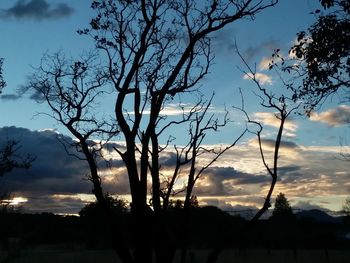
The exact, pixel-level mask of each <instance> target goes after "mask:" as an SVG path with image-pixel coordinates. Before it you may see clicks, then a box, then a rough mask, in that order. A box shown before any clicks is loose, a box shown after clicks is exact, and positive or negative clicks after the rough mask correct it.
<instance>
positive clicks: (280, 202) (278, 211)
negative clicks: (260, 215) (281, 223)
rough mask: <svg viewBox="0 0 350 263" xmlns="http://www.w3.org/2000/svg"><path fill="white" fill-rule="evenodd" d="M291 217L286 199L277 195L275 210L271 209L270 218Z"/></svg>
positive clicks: (290, 209) (291, 212)
mask: <svg viewBox="0 0 350 263" xmlns="http://www.w3.org/2000/svg"><path fill="white" fill-rule="evenodd" d="M292 215H293V210H292V207H291V206H290V204H289V201H288V199H287V198H286V196H285V195H284V194H283V193H279V194H278V195H277V197H276V201H275V208H274V209H273V212H272V216H273V217H274V218H288V217H291V216H292Z"/></svg>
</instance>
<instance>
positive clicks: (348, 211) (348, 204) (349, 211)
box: [342, 197, 350, 217]
mask: <svg viewBox="0 0 350 263" xmlns="http://www.w3.org/2000/svg"><path fill="white" fill-rule="evenodd" d="M342 208H343V209H342V210H343V213H344V214H345V215H346V216H347V217H350V197H347V198H346V199H345V202H344V204H343V207H342Z"/></svg>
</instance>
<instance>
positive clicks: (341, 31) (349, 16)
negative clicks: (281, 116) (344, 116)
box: [288, 0, 350, 113]
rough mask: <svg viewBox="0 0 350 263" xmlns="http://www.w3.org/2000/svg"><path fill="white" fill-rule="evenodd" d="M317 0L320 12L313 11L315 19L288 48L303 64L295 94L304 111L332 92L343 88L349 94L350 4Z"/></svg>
mask: <svg viewBox="0 0 350 263" xmlns="http://www.w3.org/2000/svg"><path fill="white" fill-rule="evenodd" d="M320 2H321V4H322V6H323V11H321V10H316V11H315V12H313V14H314V15H317V16H318V18H317V21H316V22H315V23H314V24H313V25H311V26H310V27H309V28H308V29H307V31H302V32H299V33H298V35H297V36H298V38H297V40H298V43H297V44H296V45H294V46H293V47H292V49H291V51H290V52H292V53H294V54H295V56H296V57H297V58H298V59H300V60H302V61H303V62H304V63H305V65H302V69H299V72H300V73H301V74H302V76H303V85H302V86H300V87H299V88H298V89H296V94H297V97H298V98H302V99H303V100H305V102H306V106H305V109H306V111H307V113H309V112H310V110H312V109H314V108H315V107H316V106H317V105H318V104H319V103H322V102H323V100H324V99H325V98H327V97H328V96H329V95H331V94H334V93H335V92H338V91H341V90H345V92H346V93H345V94H346V99H347V100H348V99H349V95H350V94H349V88H350V3H349V1H347V0H340V1H334V0H322V1H320ZM288 70H289V69H288ZM303 70H305V71H303Z"/></svg>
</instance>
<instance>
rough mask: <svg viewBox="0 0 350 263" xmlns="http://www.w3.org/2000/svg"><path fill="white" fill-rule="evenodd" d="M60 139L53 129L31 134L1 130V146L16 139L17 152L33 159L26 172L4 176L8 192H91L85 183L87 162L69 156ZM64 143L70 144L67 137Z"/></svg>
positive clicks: (20, 130) (16, 170)
mask: <svg viewBox="0 0 350 263" xmlns="http://www.w3.org/2000/svg"><path fill="white" fill-rule="evenodd" d="M59 136H60V137H61V139H62V135H59V134H57V133H56V132H55V131H52V130H45V131H30V130H28V129H24V128H17V127H4V128H1V129H0V144H1V145H3V144H4V143H5V142H6V141H8V140H16V141H18V142H19V145H20V146H19V147H20V148H19V150H18V152H17V154H18V155H19V156H26V155H27V154H31V155H34V156H35V157H36V160H35V162H34V163H33V164H32V167H31V168H30V169H29V170H28V171H26V170H22V169H15V170H14V171H13V172H11V173H10V174H7V175H6V176H5V177H4V180H5V181H4V183H5V184H6V185H7V186H8V188H9V189H10V190H11V191H13V192H18V191H21V192H26V193H28V194H30V195H33V194H35V195H43V194H57V193H84V192H85V193H89V192H91V185H90V183H89V182H88V181H86V180H84V178H85V176H86V174H87V173H88V167H87V165H86V163H85V162H84V161H81V160H79V159H77V158H75V157H73V156H69V155H68V154H67V152H66V150H65V149H64V147H63V145H62V143H61V142H60V141H59V139H58V137H59ZM64 141H65V142H67V145H68V143H70V142H73V141H72V139H71V138H69V137H64ZM67 147H68V148H67V149H68V150H69V146H67ZM71 150H73V149H71Z"/></svg>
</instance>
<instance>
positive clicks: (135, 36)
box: [30, 0, 278, 263]
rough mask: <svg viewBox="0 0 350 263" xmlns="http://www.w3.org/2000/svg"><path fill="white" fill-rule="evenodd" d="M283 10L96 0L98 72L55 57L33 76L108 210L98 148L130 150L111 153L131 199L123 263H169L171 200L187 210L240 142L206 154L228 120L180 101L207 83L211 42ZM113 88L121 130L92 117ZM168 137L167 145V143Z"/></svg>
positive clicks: (204, 106)
mask: <svg viewBox="0 0 350 263" xmlns="http://www.w3.org/2000/svg"><path fill="white" fill-rule="evenodd" d="M277 2H278V1H277V0H270V1H262V0H259V1H253V0H239V1H229V0H225V1H223V0H222V1H220V0H213V1H201V2H200V3H199V2H198V1H194V0H186V1H165V0H160V1H159V0H149V1H145V0H141V1H125V0H123V1H122V0H120V1H106V0H101V1H93V2H92V8H93V9H94V10H95V11H96V13H97V16H96V17H95V18H93V19H92V20H91V23H90V28H87V29H83V30H79V31H78V32H79V33H80V34H82V35H87V36H89V37H91V38H92V39H93V41H94V42H95V45H96V48H97V49H98V50H99V55H100V61H99V63H100V66H99V67H98V69H96V67H93V68H95V70H93V72H91V71H90V66H89V63H88V62H89V61H86V60H83V61H81V62H79V63H73V64H71V63H67V61H64V60H62V59H61V57H60V56H56V57H54V59H53V63H49V64H47V65H46V66H45V65H42V66H41V67H40V68H39V70H38V72H37V73H36V74H34V77H33V78H32V80H31V83H30V87H31V88H33V89H34V90H35V91H37V92H38V94H40V96H41V97H42V98H44V99H45V101H46V103H47V104H48V105H49V106H50V108H51V110H52V112H53V114H52V116H53V117H54V118H55V119H56V120H57V121H59V122H60V123H62V124H63V125H64V126H65V127H66V128H67V129H68V130H69V131H70V132H71V133H72V134H73V136H75V138H77V145H76V147H77V149H78V150H79V151H80V152H82V153H83V155H84V156H85V157H83V158H84V159H86V160H87V161H88V163H89V166H90V170H91V172H90V173H91V174H90V175H89V176H90V178H91V180H92V182H93V185H94V188H93V192H94V194H95V195H96V197H97V199H98V201H99V202H101V203H104V202H105V200H104V199H103V191H102V187H101V178H100V176H99V172H98V165H97V162H96V160H97V159H96V158H97V157H98V155H101V150H102V149H103V145H101V143H99V144H98V145H96V141H95V140H91V139H96V138H100V136H107V140H108V139H110V138H112V137H113V136H115V135H117V134H118V136H120V137H122V138H123V140H124V141H125V143H124V144H123V145H114V151H115V152H116V153H118V154H119V156H120V158H121V159H122V160H123V162H124V165H125V169H126V171H127V175H128V180H129V185H130V194H131V198H132V204H131V214H132V222H131V225H132V230H133V246H134V250H133V251H134V252H133V254H132V253H131V252H130V251H129V250H128V249H127V248H126V247H125V245H124V246H123V241H122V239H121V238H122V237H121V236H119V235H120V233H117V232H116V236H115V238H114V239H116V240H121V241H120V242H117V243H116V244H115V249H116V251H117V253H118V255H119V256H120V258H121V259H122V261H123V262H146V263H147V262H152V260H153V259H152V257H153V252H154V255H155V261H156V262H172V259H173V255H174V252H175V248H174V247H173V248H172V247H171V246H169V245H168V244H167V242H170V240H171V239H172V237H171V236H169V235H167V232H166V229H164V222H163V221H164V220H162V219H163V215H164V211H165V210H166V209H167V207H168V205H169V199H170V197H171V196H172V195H174V194H177V193H179V192H181V193H183V194H184V195H185V197H184V198H185V201H184V208H185V210H186V209H187V208H188V207H189V204H190V200H191V198H192V192H193V189H194V186H195V183H196V181H197V180H198V178H200V176H201V174H202V173H203V171H205V169H207V168H208V167H209V166H210V165H212V164H213V163H214V162H215V161H216V160H217V159H218V158H219V157H220V156H221V155H222V154H223V153H224V152H225V151H227V150H228V149H230V148H232V147H233V146H234V145H235V144H236V142H237V140H238V139H233V140H232V141H233V142H232V144H230V145H227V146H224V147H222V148H221V149H215V148H204V147H203V146H202V145H203V142H204V138H205V136H206V134H207V133H208V132H210V131H213V132H215V131H218V129H220V128H221V127H222V126H225V125H226V124H227V122H228V119H227V116H224V117H223V118H222V119H221V120H219V119H218V118H217V117H215V116H213V115H210V114H209V109H210V103H211V100H209V101H208V102H206V101H205V100H203V98H202V97H201V96H199V99H198V100H197V102H195V103H194V106H192V107H190V109H189V110H187V109H185V108H184V107H182V108H181V101H182V100H184V99H185V98H186V96H188V94H189V95H191V94H192V95H195V94H196V93H197V94H198V92H199V91H198V87H199V84H200V82H201V81H202V80H203V78H204V77H205V76H206V75H207V74H208V69H209V67H210V65H211V62H212V60H213V58H214V57H213V54H212V50H211V39H210V35H211V34H212V33H214V32H216V31H219V30H221V29H222V28H224V27H225V26H227V25H229V24H232V23H234V22H236V21H238V20H240V19H243V18H249V19H252V18H254V16H255V15H256V14H258V13H259V12H261V11H263V10H264V9H266V8H268V7H272V6H274V5H275V4H276V3H277ZM96 70H97V72H96ZM86 79H88V81H86ZM108 85H112V88H113V93H112V94H111V95H109V96H115V103H114V107H113V108H114V109H113V111H114V118H115V120H114V124H115V125H113V123H112V125H111V124H109V122H106V121H102V122H101V121H98V120H99V117H98V116H96V115H94V114H90V113H91V110H92V109H93V107H92V106H91V105H92V104H94V103H95V102H96V101H98V100H99V99H98V96H99V95H103V92H106V86H108ZM174 102H176V103H178V105H180V106H179V107H180V109H182V110H183V114H182V115H181V116H179V117H178V118H176V117H171V116H168V115H167V114H166V110H167V106H168V105H169V104H170V103H174ZM86 116H89V117H86ZM114 118H113V119H114ZM187 125H188V126H187ZM114 126H116V127H117V128H118V129H116V127H114ZM173 126H177V127H179V126H181V127H186V126H187V127H189V128H187V130H188V135H189V138H188V140H187V144H186V143H185V146H183V147H180V146H177V145H176V144H175V143H174V137H173V136H172V135H171V132H170V133H169V131H171V129H172V127H173ZM107 127H108V128H107ZM245 132H246V130H243V131H242V135H241V136H243V134H244V133H245ZM241 136H239V137H241ZM164 137H167V138H168V139H167V140H165V141H164V139H163V138H164ZM103 141H106V140H103ZM100 142H102V140H100ZM171 145H174V146H173V147H174V150H175V152H176V163H175V169H174V172H173V173H172V175H171V176H165V177H164V175H163V170H162V169H163V166H162V162H161V160H162V159H161V155H162V154H163V153H165V150H166V149H169V147H170V146H171ZM204 154H211V155H212V159H211V161H209V162H208V163H204V164H203V163H200V162H199V161H198V159H199V157H200V156H201V155H204ZM78 157H79V158H82V157H80V156H78ZM181 176H186V178H187V182H186V183H185V185H184V187H183V188H182V189H181V188H180V189H177V188H176V181H177V179H178V178H180V177H181ZM162 178H164V179H162ZM164 186H165V187H164ZM149 192H150V197H149ZM105 207H106V208H107V206H105ZM107 210H108V209H107ZM106 213H108V211H107V212H106ZM111 224H113V222H112V221H111ZM114 225H115V224H114ZM175 241H176V240H175Z"/></svg>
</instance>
